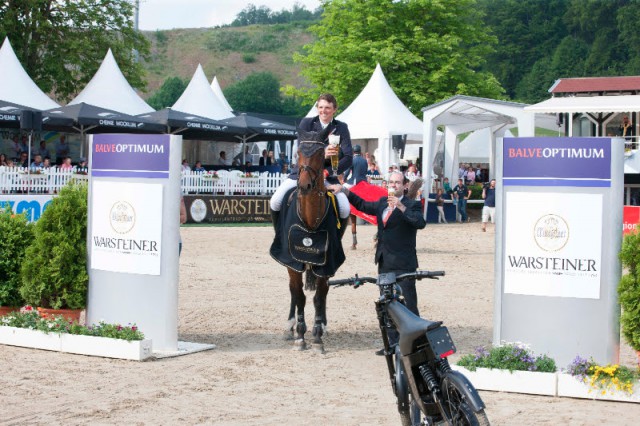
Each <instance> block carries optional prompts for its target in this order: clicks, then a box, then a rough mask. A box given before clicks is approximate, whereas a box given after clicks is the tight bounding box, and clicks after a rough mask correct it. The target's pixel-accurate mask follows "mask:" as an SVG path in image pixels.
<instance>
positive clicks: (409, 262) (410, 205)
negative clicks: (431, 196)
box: [348, 192, 427, 272]
mask: <svg viewBox="0 0 640 426" xmlns="http://www.w3.org/2000/svg"><path fill="white" fill-rule="evenodd" d="M348 198H349V202H350V203H351V204H353V206H354V207H355V208H356V209H358V210H360V211H361V212H364V213H367V214H371V215H376V218H377V219H378V246H377V248H376V256H375V262H376V263H377V264H378V272H390V271H415V270H416V269H417V268H418V255H417V253H416V234H417V233H418V229H423V228H424V227H425V226H426V224H427V223H426V222H425V220H424V217H423V215H422V204H420V203H419V202H418V201H415V200H410V199H409V198H407V197H406V196H405V197H402V199H401V200H400V202H401V203H402V204H404V206H405V207H406V208H407V209H406V210H405V211H404V213H403V212H401V211H400V210H399V209H397V208H396V209H394V210H393V213H391V216H390V217H389V219H388V220H387V225H386V226H385V225H384V223H383V220H382V218H383V216H382V215H383V212H384V210H385V209H386V208H387V197H382V198H380V200H378V201H365V200H363V199H362V198H360V197H359V196H357V195H356V194H354V193H352V192H349V195H348Z"/></svg>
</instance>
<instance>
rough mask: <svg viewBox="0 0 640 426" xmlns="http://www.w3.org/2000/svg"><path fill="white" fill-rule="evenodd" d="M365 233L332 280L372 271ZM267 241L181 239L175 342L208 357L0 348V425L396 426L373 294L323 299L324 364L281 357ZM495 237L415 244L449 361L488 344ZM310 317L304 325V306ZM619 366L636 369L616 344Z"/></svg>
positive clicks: (528, 410) (542, 414) (242, 232)
mask: <svg viewBox="0 0 640 426" xmlns="http://www.w3.org/2000/svg"><path fill="white" fill-rule="evenodd" d="M373 232H374V228H373V227H372V226H361V227H359V233H358V236H359V240H360V245H359V248H358V250H357V251H351V250H346V254H347V261H346V262H345V264H344V265H343V266H342V268H341V270H340V271H339V273H338V276H339V277H347V276H352V275H353V274H354V273H356V272H357V273H360V274H361V275H373V274H375V271H376V269H375V267H374V264H373V248H372V244H371V240H372V236H373ZM272 233H273V231H272V229H271V227H237V228H222V227H189V228H183V229H182V236H183V239H184V250H183V252H182V257H181V259H180V301H179V317H180V321H179V338H180V340H183V341H191V342H204V343H214V344H215V345H217V348H216V349H214V350H211V351H206V352H201V353H197V354H192V355H188V356H182V357H177V358H169V359H161V360H152V361H147V362H142V363H139V362H131V361H121V360H111V359H101V358H92V357H85V356H79V355H68V354H60V353H52V352H46V351H40V350H32V349H23V348H15V347H9V346H0V366H1V367H0V368H1V369H2V373H1V374H0V385H1V386H0V407H1V408H2V410H1V415H0V424H2V425H24V424H52V425H56V424H58V425H63V424H64V425H68V424H74V425H75V424H91V425H103V424H113V425H135V424H139V425H143V424H162V425H174V424H188V425H191V424H225V425H257V424H260V425H283V424H285V425H327V424H333V425H394V424H399V421H398V419H399V417H398V414H397V412H396V408H395V402H394V398H393V395H392V392H391V388H390V385H389V381H388V376H387V371H386V367H385V362H384V359H383V358H382V357H377V356H375V355H374V351H375V350H376V349H378V348H379V347H380V346H381V340H380V338H379V335H378V330H377V323H376V319H375V312H374V306H373V300H374V298H375V297H376V292H377V289H376V287H375V286H365V287H363V288H359V289H357V290H353V289H352V288H346V287H343V288H337V289H332V290H331V291H330V292H329V297H328V319H329V334H328V335H327V336H326V338H325V348H326V351H327V352H326V354H325V355H317V354H315V353H313V352H312V351H305V352H294V351H292V350H291V342H287V341H284V340H283V338H282V336H283V326H284V324H285V320H286V316H287V313H288V309H289V290H288V283H287V273H286V271H285V269H284V268H282V267H281V266H280V265H278V264H276V263H275V261H273V260H272V259H271V258H270V257H269V254H268V248H269V245H270V243H271V238H272ZM494 235H495V234H494V230H493V228H490V229H489V232H486V233H483V232H481V231H480V224H479V223H477V222H475V223H473V222H472V223H470V224H462V225H459V224H451V225H428V226H427V228H426V229H425V230H424V231H421V232H420V233H419V234H418V236H419V237H418V255H419V259H420V263H421V266H422V267H423V268H424V269H433V270H439V269H444V270H446V271H447V276H446V277H445V278H443V279H441V280H440V281H434V282H432V281H429V282H422V283H419V302H420V310H421V312H422V313H423V315H424V316H427V317H429V318H431V319H438V320H443V321H444V322H445V324H446V325H448V327H449V330H450V332H451V334H452V336H453V338H454V341H455V342H456V345H457V347H458V354H465V353H471V352H473V350H474V348H475V347H477V346H479V345H488V344H490V343H491V339H492V308H493V252H494ZM345 243H350V236H349V235H348V234H347V236H346V238H345ZM307 307H308V309H307V321H308V323H309V322H311V319H312V318H313V309H312V303H311V297H308V303H307ZM309 334H310V333H308V335H309ZM457 356H459V355H456V357H457ZM456 357H454V360H455V359H456ZM621 362H622V363H623V364H625V365H633V364H634V362H635V354H634V353H633V352H632V351H631V350H630V349H629V347H627V346H626V345H623V347H622V351H621ZM481 394H482V398H483V399H484V401H485V403H486V405H487V414H488V416H489V419H490V420H491V422H492V424H494V425H518V426H522V425H602V424H611V425H633V424H638V419H639V418H640V406H639V405H635V404H629V403H613V402H598V401H590V400H580V399H570V398H552V397H541V396H530V395H521V394H508V393H498V392H481Z"/></svg>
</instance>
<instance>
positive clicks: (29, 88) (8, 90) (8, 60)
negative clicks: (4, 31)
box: [0, 38, 60, 110]
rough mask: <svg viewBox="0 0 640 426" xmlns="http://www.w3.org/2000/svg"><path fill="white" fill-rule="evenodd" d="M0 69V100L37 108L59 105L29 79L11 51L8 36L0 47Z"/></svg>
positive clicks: (43, 108) (42, 108)
mask: <svg viewBox="0 0 640 426" xmlns="http://www.w3.org/2000/svg"><path fill="white" fill-rule="evenodd" d="M0 70H2V78H0V100H3V101H7V102H11V103H14V104H18V105H24V106H26V107H30V108H34V109H39V110H46V109H51V108H57V107H59V106H60V105H58V104H57V103H55V102H54V101H52V100H51V99H50V98H49V97H48V96H47V95H46V94H45V93H44V92H43V91H42V90H40V88H39V87H38V86H37V85H36V84H35V83H34V82H33V80H31V78H30V77H29V75H28V74H27V72H26V71H25V70H24V68H23V67H22V64H21V63H20V61H19V60H18V57H17V56H16V54H15V52H14V51H13V48H12V47H11V43H9V38H5V39H4V43H2V47H1V48H0Z"/></svg>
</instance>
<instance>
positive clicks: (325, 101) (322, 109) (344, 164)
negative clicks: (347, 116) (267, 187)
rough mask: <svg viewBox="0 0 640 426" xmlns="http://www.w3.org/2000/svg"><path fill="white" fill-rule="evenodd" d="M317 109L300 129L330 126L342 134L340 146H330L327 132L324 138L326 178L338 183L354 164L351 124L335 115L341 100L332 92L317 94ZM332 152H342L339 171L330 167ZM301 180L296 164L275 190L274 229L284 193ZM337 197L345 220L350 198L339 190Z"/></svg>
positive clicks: (318, 129)
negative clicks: (339, 176) (337, 99)
mask: <svg viewBox="0 0 640 426" xmlns="http://www.w3.org/2000/svg"><path fill="white" fill-rule="evenodd" d="M316 108H317V109H318V115H317V116H315V117H306V118H304V119H302V121H301V122H300V125H299V126H298V128H299V129H300V130H303V131H306V132H310V131H314V132H320V131H321V130H323V129H326V128H327V127H328V128H329V131H328V132H327V134H328V135H329V134H332V135H338V136H340V144H339V146H338V147H335V148H334V147H331V146H330V145H329V144H328V135H327V137H326V138H325V140H324V143H325V145H326V147H325V176H327V178H326V180H327V183H329V184H336V183H339V181H338V175H340V174H342V173H344V172H345V170H347V169H348V168H349V167H351V162H352V157H353V149H352V147H351V136H350V134H349V127H348V126H347V124H346V123H344V122H342V121H338V120H336V119H335V118H333V116H334V115H335V113H336V110H337V108H338V103H337V101H336V98H335V97H334V96H333V95H331V94H329V93H325V94H323V95H320V97H318V101H317V102H316ZM333 155H340V162H339V165H338V170H337V171H335V173H334V171H333V170H332V168H331V162H330V158H331V156H333ZM297 179H298V168H297V167H295V168H294V169H293V170H292V172H291V174H290V175H289V179H286V180H285V181H284V182H283V183H282V185H280V187H279V188H278V189H277V190H276V192H275V193H274V194H273V196H272V197H271V201H270V206H271V219H272V221H273V226H274V228H275V226H276V224H277V222H278V218H279V216H280V210H281V208H282V202H283V200H284V197H285V194H286V193H287V192H289V190H290V189H292V188H295V187H296V181H297ZM336 198H337V201H338V208H339V216H340V219H346V218H348V217H349V213H350V207H349V201H348V200H347V197H346V196H345V195H344V194H342V193H340V194H336ZM342 230H343V231H342V232H344V227H342Z"/></svg>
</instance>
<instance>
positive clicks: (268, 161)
mask: <svg viewBox="0 0 640 426" xmlns="http://www.w3.org/2000/svg"><path fill="white" fill-rule="evenodd" d="M258 165H259V166H270V165H271V157H267V164H264V157H260V161H258Z"/></svg>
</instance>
